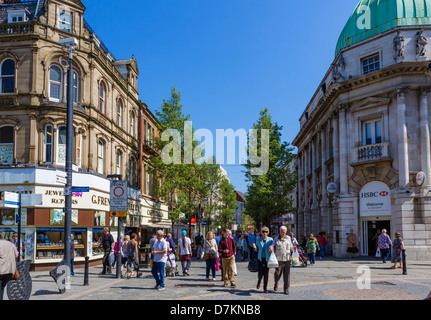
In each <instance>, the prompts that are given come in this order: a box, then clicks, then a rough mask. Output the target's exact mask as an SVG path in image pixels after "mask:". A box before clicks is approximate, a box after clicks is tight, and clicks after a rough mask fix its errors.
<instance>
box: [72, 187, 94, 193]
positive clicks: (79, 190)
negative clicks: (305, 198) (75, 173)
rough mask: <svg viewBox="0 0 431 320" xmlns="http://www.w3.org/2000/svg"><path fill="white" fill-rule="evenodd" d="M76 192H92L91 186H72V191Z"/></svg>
mask: <svg viewBox="0 0 431 320" xmlns="http://www.w3.org/2000/svg"><path fill="white" fill-rule="evenodd" d="M74 192H90V187H72V193H74Z"/></svg>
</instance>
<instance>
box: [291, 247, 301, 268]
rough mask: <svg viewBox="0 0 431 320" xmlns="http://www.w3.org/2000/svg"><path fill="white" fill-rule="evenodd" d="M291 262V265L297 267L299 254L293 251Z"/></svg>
mask: <svg viewBox="0 0 431 320" xmlns="http://www.w3.org/2000/svg"><path fill="white" fill-rule="evenodd" d="M292 262H293V265H298V264H299V253H298V250H295V251H293V254H292Z"/></svg>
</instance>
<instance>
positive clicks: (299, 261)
mask: <svg viewBox="0 0 431 320" xmlns="http://www.w3.org/2000/svg"><path fill="white" fill-rule="evenodd" d="M307 264H308V259H307V258H306V257H305V255H304V250H303V249H302V248H301V247H300V246H298V247H297V250H295V251H294V252H293V254H292V266H293V267H299V266H303V267H307Z"/></svg>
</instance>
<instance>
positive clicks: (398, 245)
mask: <svg viewBox="0 0 431 320" xmlns="http://www.w3.org/2000/svg"><path fill="white" fill-rule="evenodd" d="M392 248H393V250H392V259H391V262H392V263H393V264H394V265H393V266H392V267H391V268H392V269H395V268H396V267H397V263H399V264H400V266H399V267H398V268H399V269H401V268H402V265H401V250H403V249H404V242H403V239H402V238H401V233H399V232H395V240H394V241H393V243H392Z"/></svg>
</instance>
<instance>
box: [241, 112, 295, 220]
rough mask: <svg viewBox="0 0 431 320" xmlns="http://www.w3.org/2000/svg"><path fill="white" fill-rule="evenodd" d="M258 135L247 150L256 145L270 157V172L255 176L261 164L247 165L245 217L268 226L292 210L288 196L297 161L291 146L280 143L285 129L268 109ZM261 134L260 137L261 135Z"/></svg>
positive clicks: (262, 113)
mask: <svg viewBox="0 0 431 320" xmlns="http://www.w3.org/2000/svg"><path fill="white" fill-rule="evenodd" d="M253 129H256V130H258V131H257V132H258V134H257V135H254V136H250V134H249V137H248V150H249V154H250V148H251V146H252V144H253V143H255V144H256V146H257V150H258V155H259V156H262V155H264V154H265V152H267V154H268V159H267V161H268V170H267V172H263V171H261V174H257V175H256V174H253V169H256V168H259V166H260V165H262V164H256V163H252V162H251V161H250V160H248V161H247V163H246V164H245V165H244V167H245V171H244V172H245V177H246V180H247V182H249V184H248V188H247V201H246V204H245V213H246V214H248V215H249V216H250V217H251V218H252V219H253V220H254V221H255V222H256V224H257V225H266V226H269V225H270V222H271V220H272V219H274V218H276V217H279V216H281V215H283V214H286V213H288V212H289V211H290V210H291V209H292V206H293V201H292V200H291V199H290V197H289V194H290V193H292V192H293V191H294V190H295V187H296V182H297V176H296V173H295V172H291V170H290V165H289V164H290V163H291V161H292V160H293V159H294V154H293V153H292V151H293V148H292V147H291V146H290V144H289V143H287V142H284V141H282V140H281V131H282V129H283V128H282V127H281V126H279V125H278V124H277V122H273V120H272V117H271V115H270V113H269V111H268V109H267V108H265V109H264V110H261V111H260V113H259V119H258V120H257V122H256V123H255V124H254V125H253ZM263 129H266V130H268V131H267V132H268V133H269V139H268V140H269V141H264V140H263V139H262V137H263V135H262V131H261V130H263ZM259 133H260V134H259ZM262 161H263V160H262Z"/></svg>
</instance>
